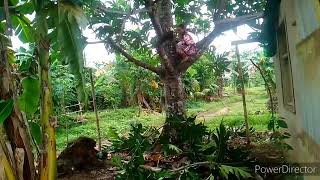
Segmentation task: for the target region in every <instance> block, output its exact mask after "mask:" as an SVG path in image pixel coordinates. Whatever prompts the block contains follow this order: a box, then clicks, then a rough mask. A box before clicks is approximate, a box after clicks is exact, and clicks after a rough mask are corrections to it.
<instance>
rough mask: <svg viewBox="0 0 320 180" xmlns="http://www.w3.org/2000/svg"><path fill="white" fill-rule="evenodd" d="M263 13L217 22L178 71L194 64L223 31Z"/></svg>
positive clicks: (256, 17) (258, 16)
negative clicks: (195, 52)
mask: <svg viewBox="0 0 320 180" xmlns="http://www.w3.org/2000/svg"><path fill="white" fill-rule="evenodd" d="M262 17H263V13H257V14H252V15H244V16H239V17H236V18H230V19H224V20H219V21H216V22H215V28H214V29H213V31H212V32H211V33H209V35H208V36H206V37H204V38H203V39H202V40H201V41H199V42H198V43H197V49H198V53H197V54H196V55H194V56H193V57H189V59H187V60H185V61H184V62H183V63H181V64H180V65H179V66H178V71H179V72H182V73H184V72H185V71H186V70H187V69H188V68H189V67H190V66H191V65H192V64H194V63H195V62H196V61H197V60H198V59H199V58H200V57H201V56H202V54H203V53H204V52H205V51H206V50H207V49H208V47H209V46H210V44H211V43H212V41H213V40H214V39H215V38H216V37H217V36H219V35H220V34H221V33H222V32H224V31H227V30H230V29H232V28H235V27H237V26H240V25H242V24H245V23H246V22H248V21H250V20H253V19H258V18H262Z"/></svg>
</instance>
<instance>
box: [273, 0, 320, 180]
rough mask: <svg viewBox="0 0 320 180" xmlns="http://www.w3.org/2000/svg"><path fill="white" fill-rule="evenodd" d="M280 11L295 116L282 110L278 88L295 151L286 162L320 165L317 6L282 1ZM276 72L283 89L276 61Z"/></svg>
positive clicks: (313, 0)
mask: <svg viewBox="0 0 320 180" xmlns="http://www.w3.org/2000/svg"><path fill="white" fill-rule="evenodd" d="M293 2H294V3H293ZM280 9H281V12H280V22H281V20H283V19H285V22H286V27H287V35H288V44H289V45H288V48H289V51H290V59H291V67H292V78H293V88H294V97H295V107H296V112H295V113H293V112H291V111H289V110H287V109H286V108H285V107H284V104H283V102H282V98H283V94H282V93H283V92H282V89H281V88H278V90H277V93H278V95H279V113H280V116H281V117H284V118H285V119H286V121H287V123H288V125H289V130H290V133H291V134H292V138H291V142H289V143H290V144H291V145H293V147H294V150H293V151H291V152H290V153H289V159H290V160H292V161H294V162H320V145H319V144H320V3H319V1H318V0H308V1H301V0H294V1H292V0H282V1H281V7H280ZM276 58H277V57H276ZM275 69H276V77H277V87H282V86H281V73H280V72H281V71H280V63H279V61H278V60H275ZM308 178H311V179H312V177H308ZM315 179H319V177H317V178H315Z"/></svg>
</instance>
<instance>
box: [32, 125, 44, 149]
mask: <svg viewBox="0 0 320 180" xmlns="http://www.w3.org/2000/svg"><path fill="white" fill-rule="evenodd" d="M30 130H31V134H32V137H33V138H34V140H35V141H36V143H37V144H38V145H39V144H41V140H42V136H41V127H40V125H39V124H37V123H35V122H30Z"/></svg>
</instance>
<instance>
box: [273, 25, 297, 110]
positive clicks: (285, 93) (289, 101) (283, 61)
mask: <svg viewBox="0 0 320 180" xmlns="http://www.w3.org/2000/svg"><path fill="white" fill-rule="evenodd" d="M277 39H278V56H279V61H280V69H281V84H282V97H283V104H284V107H285V108H286V109H287V110H289V111H291V112H293V113H295V111H296V109H295V99H294V89H293V80H292V69H291V60H290V53H289V48H288V40H287V31H286V26H285V22H282V23H281V25H280V26H279V29H278V33H277Z"/></svg>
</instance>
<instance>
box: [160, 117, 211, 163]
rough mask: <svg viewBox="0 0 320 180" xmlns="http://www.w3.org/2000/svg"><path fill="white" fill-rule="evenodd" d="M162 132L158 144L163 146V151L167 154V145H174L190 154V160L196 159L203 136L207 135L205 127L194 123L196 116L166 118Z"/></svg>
mask: <svg viewBox="0 0 320 180" xmlns="http://www.w3.org/2000/svg"><path fill="white" fill-rule="evenodd" d="M163 131H164V132H163V133H162V136H161V137H160V143H161V144H162V145H163V146H164V150H165V151H167V152H168V151H169V145H170V144H174V145H176V146H178V147H179V148H180V149H182V150H183V151H185V152H187V153H190V157H192V158H197V157H196V155H197V154H196V153H197V150H198V148H199V146H200V145H201V144H202V142H203V138H204V136H205V135H207V134H208V131H207V127H206V126H205V125H204V124H203V123H196V116H194V117H186V118H185V117H182V116H172V117H168V118H167V120H166V124H165V126H164V129H163ZM166 131H168V132H166ZM190 132H192V133H190Z"/></svg>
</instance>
